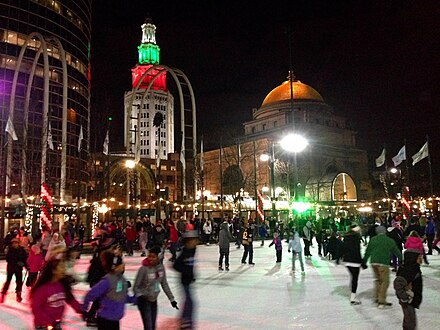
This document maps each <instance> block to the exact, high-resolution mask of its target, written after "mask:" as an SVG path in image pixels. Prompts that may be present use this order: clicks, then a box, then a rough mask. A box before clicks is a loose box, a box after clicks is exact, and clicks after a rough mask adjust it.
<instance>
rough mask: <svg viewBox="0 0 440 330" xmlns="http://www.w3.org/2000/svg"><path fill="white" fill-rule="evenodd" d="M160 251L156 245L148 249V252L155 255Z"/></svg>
mask: <svg viewBox="0 0 440 330" xmlns="http://www.w3.org/2000/svg"><path fill="white" fill-rule="evenodd" d="M161 251H162V250H161V249H160V247H158V246H153V247H152V248H151V249H149V250H148V252H151V253H154V254H157V255H159V254H160V252H161Z"/></svg>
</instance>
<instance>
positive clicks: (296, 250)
mask: <svg viewBox="0 0 440 330" xmlns="http://www.w3.org/2000/svg"><path fill="white" fill-rule="evenodd" d="M302 249H303V248H302V246H301V239H300V238H299V233H298V232H297V231H295V232H294V234H293V239H291V240H290V241H289V249H288V251H289V252H290V251H292V271H291V273H293V272H295V261H296V259H297V258H298V259H299V263H300V265H301V272H302V274H305V273H304V260H303V256H302Z"/></svg>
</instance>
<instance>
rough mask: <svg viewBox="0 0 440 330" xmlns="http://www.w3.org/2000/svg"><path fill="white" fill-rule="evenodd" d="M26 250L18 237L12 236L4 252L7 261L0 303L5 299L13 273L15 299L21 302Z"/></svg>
mask: <svg viewBox="0 0 440 330" xmlns="http://www.w3.org/2000/svg"><path fill="white" fill-rule="evenodd" d="M26 259H27V255H26V251H25V249H24V248H23V247H21V246H20V241H19V240H18V238H13V239H12V240H11V246H10V247H9V248H8V252H7V253H6V262H7V263H8V265H7V267H6V272H7V275H6V282H5V284H4V285H3V289H2V293H1V297H0V303H3V302H4V301H5V296H6V293H7V292H8V289H9V285H10V284H11V280H12V276H14V275H15V283H16V286H15V292H16V294H17V301H18V302H21V301H22V298H21V289H22V287H23V273H22V272H23V267H27V265H26Z"/></svg>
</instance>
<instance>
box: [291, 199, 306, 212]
mask: <svg viewBox="0 0 440 330" xmlns="http://www.w3.org/2000/svg"><path fill="white" fill-rule="evenodd" d="M308 209H310V203H309V202H292V210H294V211H296V212H297V213H303V212H305V211H307V210H308Z"/></svg>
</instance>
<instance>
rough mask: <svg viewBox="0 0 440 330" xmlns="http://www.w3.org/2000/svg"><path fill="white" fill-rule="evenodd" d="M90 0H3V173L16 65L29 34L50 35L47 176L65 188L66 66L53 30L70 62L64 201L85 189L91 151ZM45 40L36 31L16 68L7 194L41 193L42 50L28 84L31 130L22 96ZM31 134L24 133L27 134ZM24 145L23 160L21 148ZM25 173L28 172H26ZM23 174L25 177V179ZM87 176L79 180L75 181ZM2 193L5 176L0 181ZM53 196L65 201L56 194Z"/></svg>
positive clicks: (0, 11) (0, 13) (0, 120)
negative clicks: (62, 181)
mask: <svg viewBox="0 0 440 330" xmlns="http://www.w3.org/2000/svg"><path fill="white" fill-rule="evenodd" d="M91 2H92V1H91V0H75V1H72V0H50V1H49V0H28V1H26V0H21V1H16V0H0V63H1V65H0V143H1V145H2V148H1V149H2V151H1V162H0V167H1V170H0V173H1V174H2V175H1V176H2V177H3V176H4V174H5V166H6V165H5V164H6V162H5V158H6V154H5V153H6V150H5V148H4V146H5V144H6V141H7V134H6V133H5V127H6V123H7V120H8V117H9V111H10V110H9V109H10V102H11V92H12V80H13V76H14V71H15V69H16V68H17V59H18V56H19V53H20V51H21V49H22V46H23V45H24V44H25V43H26V40H27V37H28V36H29V35H30V34H31V33H32V32H37V33H39V34H41V35H42V36H43V38H44V39H46V40H47V54H48V58H49V66H50V70H49V75H50V77H49V80H50V84H49V113H48V122H49V124H50V130H51V136H52V141H53V149H52V148H51V147H52V146H51V147H50V148H48V152H47V162H46V181H47V183H48V184H49V186H50V187H51V188H52V190H53V193H54V197H55V198H57V197H58V198H59V196H60V172H61V165H60V164H61V152H62V150H61V149H62V144H61V141H62V136H61V135H62V134H61V132H62V104H63V100H62V99H63V74H62V63H61V56H60V47H58V45H57V44H56V43H54V42H51V41H50V38H56V39H58V40H59V42H60V43H61V45H62V47H63V49H64V51H65V58H66V64H67V73H68V79H67V86H68V101H67V109H68V111H67V143H66V149H67V150H66V152H67V162H66V184H65V199H66V202H69V201H71V200H72V199H76V197H77V196H78V195H81V197H83V198H84V197H85V195H86V187H85V182H86V181H87V180H88V174H87V172H86V158H87V154H88V152H89V143H88V140H89V132H90V124H89V123H90V41H91V14H92V13H91V10H92V4H91ZM40 45H41V41H40V40H38V38H33V39H31V40H29V42H28V43H27V48H26V51H25V54H24V59H23V62H22V63H21V65H20V66H19V68H18V71H19V75H18V84H17V88H16V92H15V95H16V97H15V102H14V119H13V126H14V128H15V132H16V133H17V137H18V140H17V141H14V143H13V152H12V155H13V158H12V173H11V178H10V182H11V188H10V195H11V196H9V197H10V198H11V203H13V202H14V199H15V200H17V199H20V198H21V197H20V196H23V195H26V196H35V195H39V191H40V184H41V181H40V180H41V177H40V172H41V163H42V162H41V159H42V135H43V132H44V130H43V111H42V108H43V94H44V79H43V78H44V70H43V57H42V56H40V58H39V61H38V63H37V67H36V69H35V77H34V80H33V83H32V86H31V90H30V98H29V113H28V118H27V123H28V126H27V131H26V134H24V129H25V125H24V123H25V121H26V119H25V113H24V110H23V109H24V103H25V98H26V92H27V84H28V81H29V75H30V72H31V68H32V63H33V61H34V59H35V57H36V56H35V55H36V53H37V52H38V49H39V48H40ZM81 127H82V130H83V138H84V139H83V140H82V141H81V146H80V148H79V151H78V142H79V135H80V131H81ZM25 136H27V138H25ZM23 150H24V152H25V153H26V155H27V157H26V161H25V162H23V158H22V157H21V154H22V152H23ZM23 173H25V176H26V178H25V180H23V178H22V177H23V175H24V174H23ZM23 182H25V184H23ZM78 182H82V184H78ZM1 187H2V193H4V191H5V183H4V181H3V180H2V183H1ZM55 202H61V201H59V200H58V201H57V200H55Z"/></svg>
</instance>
